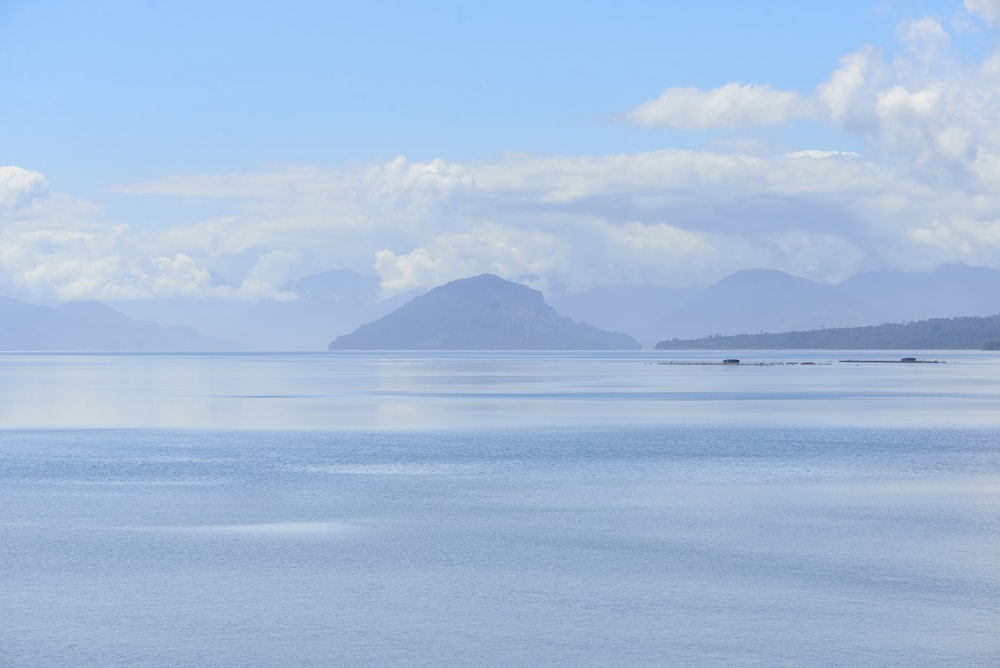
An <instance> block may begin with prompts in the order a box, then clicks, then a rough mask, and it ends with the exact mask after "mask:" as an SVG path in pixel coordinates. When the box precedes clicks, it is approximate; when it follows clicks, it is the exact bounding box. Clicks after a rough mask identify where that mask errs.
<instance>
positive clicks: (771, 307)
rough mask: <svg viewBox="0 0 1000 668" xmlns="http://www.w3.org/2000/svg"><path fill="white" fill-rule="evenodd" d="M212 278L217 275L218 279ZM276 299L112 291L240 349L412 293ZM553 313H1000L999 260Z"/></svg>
mask: <svg viewBox="0 0 1000 668" xmlns="http://www.w3.org/2000/svg"><path fill="white" fill-rule="evenodd" d="M219 280H220V281H221V280H223V279H221V278H220V279H219ZM284 289H285V290H286V291H287V292H290V293H293V294H295V295H296V296H297V297H298V298H297V299H296V300H294V301H288V302H273V301H267V302H258V303H246V302H238V301H231V300H219V299H215V300H205V299H167V300H148V301H136V302H115V303H113V305H114V307H115V308H116V309H117V310H119V311H122V312H123V313H125V314H126V315H128V316H130V317H132V318H135V319H139V320H149V321H155V322H158V323H160V324H163V325H188V326H192V327H194V328H196V329H197V330H198V331H200V332H203V333H205V334H207V335H210V336H212V337H215V338H219V339H224V340H230V341H235V342H236V343H238V344H239V345H240V346H241V347H243V348H245V349H251V350H321V349H323V348H325V347H326V346H327V344H328V343H329V341H330V338H331V336H339V335H342V334H346V333H348V332H353V331H354V330H355V329H357V328H358V327H360V326H361V325H362V324H364V323H371V322H372V321H375V320H377V319H378V318H381V317H382V316H385V315H387V314H389V313H390V312H392V311H394V310H395V309H397V308H399V307H400V306H402V305H403V304H405V303H406V302H407V301H408V300H410V299H411V298H412V297H413V294H412V293H409V294H406V295H397V296H395V297H393V298H390V299H385V300H383V299H381V289H380V280H379V278H378V277H377V276H371V275H363V274H359V273H356V272H353V271H349V270H345V269H337V270H331V271H326V272H323V273H320V274H314V275H311V276H306V277H304V278H301V279H298V280H295V281H291V282H289V283H288V284H287V285H285V288H284ZM548 303H549V304H550V305H551V306H552V307H553V308H554V309H556V310H557V311H558V312H559V313H560V314H562V315H565V316H568V317H569V318H572V319H573V320H576V321H578V322H586V323H589V324H590V325H593V326H595V327H597V328H600V329H603V330H607V331H616V332H626V333H627V334H629V335H631V336H632V337H634V338H636V339H638V340H639V341H641V342H642V343H643V344H644V345H645V346H647V347H652V346H653V345H654V344H655V343H656V342H657V341H661V340H664V339H671V338H679V339H689V338H699V337H703V336H711V335H715V334H722V335H732V334H742V333H751V334H753V333H760V332H787V331H807V330H811V329H820V328H834V327H855V326H864V325H874V324H881V323H886V322H904V321H912V320H922V319H928V318H950V317H959V316H988V315H993V314H996V313H1000V271H997V270H995V269H986V268H981V267H966V266H963V265H947V266H942V267H939V268H937V269H935V270H933V271H927V272H902V271H894V270H881V271H875V272H870V273H867V274H860V275H858V276H855V277H853V278H850V279H847V280H845V281H843V282H842V283H840V284H838V285H824V284H820V283H816V282H814V281H809V280H807V279H804V278H798V277H795V276H791V275H789V274H786V273H784V272H780V271H776V270H763V269H758V270H749V271H741V272H737V273H735V274H732V275H730V276H727V277H726V278H724V279H722V280H720V281H719V282H717V283H715V284H714V285H712V286H709V287H707V288H700V289H683V288H666V287H655V286H617V287H606V288H597V289H594V290H590V291H589V292H586V293H582V294H577V295H569V294H556V295H555V296H553V297H551V298H549V299H548Z"/></svg>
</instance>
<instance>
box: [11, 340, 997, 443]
mask: <svg viewBox="0 0 1000 668" xmlns="http://www.w3.org/2000/svg"><path fill="white" fill-rule="evenodd" d="M917 354H918V355H919V356H920V357H927V358H930V359H936V360H940V361H942V362H945V363H943V364H844V363H839V362H838V361H837V360H841V359H847V358H849V357H854V358H858V357H867V358H870V359H885V358H888V359H896V358H898V357H899V354H898V353H894V352H890V353H866V354H865V355H860V354H859V353H857V352H853V353H837V352H831V351H816V352H801V351H796V352H781V351H778V352H751V353H748V352H745V351H744V352H740V353H725V352H722V353H715V352H712V353H705V352H691V351H685V352H672V351H655V352H652V351H646V352H630V353H578V352H574V353H564V354H560V353H551V352H545V353H523V352H447V353H323V354H245V355H243V354H229V355H224V354H223V355H217V354H206V355H102V354H95V355H69V354H67V355H54V354H4V355H0V377H2V378H3V384H2V386H0V428H77V427H90V428H102V427H110V428H117V427H124V428H147V427H148V428H204V429H306V430H308V429H351V430H356V429H439V428H475V427H484V426H531V425H537V426H545V425H568V424H595V425H596V424H608V423H617V424H651V425H655V424H719V423H730V424H746V423H754V424H818V425H837V424H845V425H898V424H916V425H945V424H963V425H966V424H968V425H974V424H979V425H982V424H997V423H998V422H1000V412H998V411H997V405H998V403H997V402H998V401H1000V355H997V354H991V353H973V352H944V353H943V352H932V353H923V354H919V353H917ZM730 356H735V357H740V358H742V359H743V360H744V361H751V362H752V361H771V362H781V363H783V364H774V365H766V366H753V365H749V364H745V365H740V366H739V367H732V366H722V365H718V364H713V365H704V366H702V365H665V364H660V362H665V361H702V360H704V361H711V362H717V361H719V360H721V359H722V358H724V357H730ZM795 362H816V363H817V364H815V365H802V364H794V363H795Z"/></svg>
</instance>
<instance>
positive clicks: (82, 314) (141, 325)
mask: <svg viewBox="0 0 1000 668" xmlns="http://www.w3.org/2000/svg"><path fill="white" fill-rule="evenodd" d="M234 347H235V346H234V345H233V344H231V343H228V342H226V341H221V340H219V339H213V338H210V337H207V336H202V335H201V334H199V333H198V332H197V331H195V330H194V329H192V328H190V327H161V326H160V325H157V324H156V323H152V322H142V321H138V320H132V319H131V318H128V317H126V316H124V315H123V314H121V313H119V312H118V311H116V310H114V309H113V308H111V307H109V306H105V305H104V304H98V303H97V302H71V303H67V304H62V305H60V306H56V307H51V306H39V305H36V304H26V303H25V302H21V301H17V300H15V299H10V298H8V297H0V350H65V351H121V352H139V351H163V352H169V351H178V352H180V351H184V352H189V351H205V350H231V349H233V348H234Z"/></svg>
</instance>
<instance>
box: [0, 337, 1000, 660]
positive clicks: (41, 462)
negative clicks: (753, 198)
mask: <svg viewBox="0 0 1000 668" xmlns="http://www.w3.org/2000/svg"><path fill="white" fill-rule="evenodd" d="M903 356H906V357H914V358H916V360H917V361H915V362H901V361H900V360H901V358H902V357H903ZM723 359H738V360H739V362H740V363H739V364H733V363H730V364H723V363H722V360H723ZM0 495H2V496H0V666H14V667H20V666H60V667H63V666H71V667H82V666H95V667H96V666H101V667H116V666H219V667H222V666H226V667H228V666H1000V353H990V352H974V351H944V352H942V351H903V352H902V353H901V352H900V351H888V352H886V351H719V352H716V351H711V352H706V351H630V352H480V351H467V352H466V351H462V352H336V353H273V354H272V353H247V354H69V353H67V354H58V353H52V354H29V353H22V354H16V353H4V354H0Z"/></svg>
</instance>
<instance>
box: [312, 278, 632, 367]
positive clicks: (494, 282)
mask: <svg viewBox="0 0 1000 668" xmlns="http://www.w3.org/2000/svg"><path fill="white" fill-rule="evenodd" d="M639 347H640V345H639V343H638V342H637V341H635V339H633V338H632V337H630V336H628V335H627V334H621V333H619V332H607V331H604V330H600V329H598V328H596V327H592V326H591V325H587V324H585V323H579V322H576V321H575V320H572V319H570V318H567V317H564V316H561V315H559V314H558V313H557V312H556V311H555V309H553V308H552V307H551V306H549V305H547V304H546V303H545V300H544V297H543V296H542V293H541V292H539V291H537V290H534V289H532V288H529V287H528V286H526V285H520V284H518V283H513V282H510V281H507V280H504V279H502V278H500V277H499V276H495V275H493V274H480V275H478V276H471V277H468V278H463V279H458V280H456V281H451V282H449V283H446V284H444V285H441V286H438V287H436V288H434V289H432V290H430V291H429V292H427V293H425V294H423V295H420V296H418V297H415V298H414V299H412V300H411V301H409V302H408V303H406V304H404V305H403V306H401V307H400V308H398V309H396V310H395V311H393V312H391V313H389V314H387V315H385V316H383V317H382V318H379V319H378V320H375V321H373V322H370V323H368V324H365V325H362V326H361V327H359V328H357V329H356V330H355V331H353V332H351V333H350V334H345V335H342V336H339V337H337V338H336V339H334V340H333V341H332V342H331V343H330V344H329V349H330V350H361V349H363V350H400V349H407V350H441V349H451V350H556V349H560V350H567V349H570V350H582V349H636V348H639Z"/></svg>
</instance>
